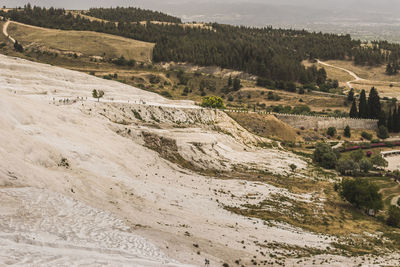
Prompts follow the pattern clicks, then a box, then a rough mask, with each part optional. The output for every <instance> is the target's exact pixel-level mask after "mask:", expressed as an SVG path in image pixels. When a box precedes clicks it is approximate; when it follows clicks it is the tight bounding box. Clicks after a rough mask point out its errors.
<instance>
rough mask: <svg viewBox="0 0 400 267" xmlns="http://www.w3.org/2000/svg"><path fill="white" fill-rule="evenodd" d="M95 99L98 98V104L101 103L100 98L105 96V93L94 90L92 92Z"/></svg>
mask: <svg viewBox="0 0 400 267" xmlns="http://www.w3.org/2000/svg"><path fill="white" fill-rule="evenodd" d="M92 96H93V98H97V102H100V98H102V97H103V96H104V91H102V90H96V89H94V90H93V91H92Z"/></svg>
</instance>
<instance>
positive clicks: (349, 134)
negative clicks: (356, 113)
mask: <svg viewBox="0 0 400 267" xmlns="http://www.w3.org/2000/svg"><path fill="white" fill-rule="evenodd" d="M343 135H344V136H345V137H348V138H350V137H351V129H350V126H349V125H347V126H346V128H344V131H343Z"/></svg>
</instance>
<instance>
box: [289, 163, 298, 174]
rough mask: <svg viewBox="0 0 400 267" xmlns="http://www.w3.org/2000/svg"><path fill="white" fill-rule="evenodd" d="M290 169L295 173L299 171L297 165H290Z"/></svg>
mask: <svg viewBox="0 0 400 267" xmlns="http://www.w3.org/2000/svg"><path fill="white" fill-rule="evenodd" d="M289 167H290V169H291V170H292V172H294V171H295V170H296V169H297V165H296V164H293V163H292V164H290V165H289Z"/></svg>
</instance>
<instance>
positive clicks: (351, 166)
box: [336, 159, 360, 175]
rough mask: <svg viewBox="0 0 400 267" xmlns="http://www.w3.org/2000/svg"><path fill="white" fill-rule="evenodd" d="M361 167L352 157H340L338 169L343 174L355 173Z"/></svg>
mask: <svg viewBox="0 0 400 267" xmlns="http://www.w3.org/2000/svg"><path fill="white" fill-rule="evenodd" d="M359 168H360V167H359V165H358V164H357V163H356V162H355V161H354V160H351V159H340V160H339V161H338V162H337V166H336V169H337V171H338V172H340V174H342V175H355V174H356V173H357V171H358V169H359Z"/></svg>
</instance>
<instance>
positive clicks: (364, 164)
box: [360, 159, 372, 173]
mask: <svg viewBox="0 0 400 267" xmlns="http://www.w3.org/2000/svg"><path fill="white" fill-rule="evenodd" d="M371 169H372V163H371V161H370V160H369V159H362V160H361V161H360V170H361V171H362V172H364V173H368V172H369V171H370V170H371Z"/></svg>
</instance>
